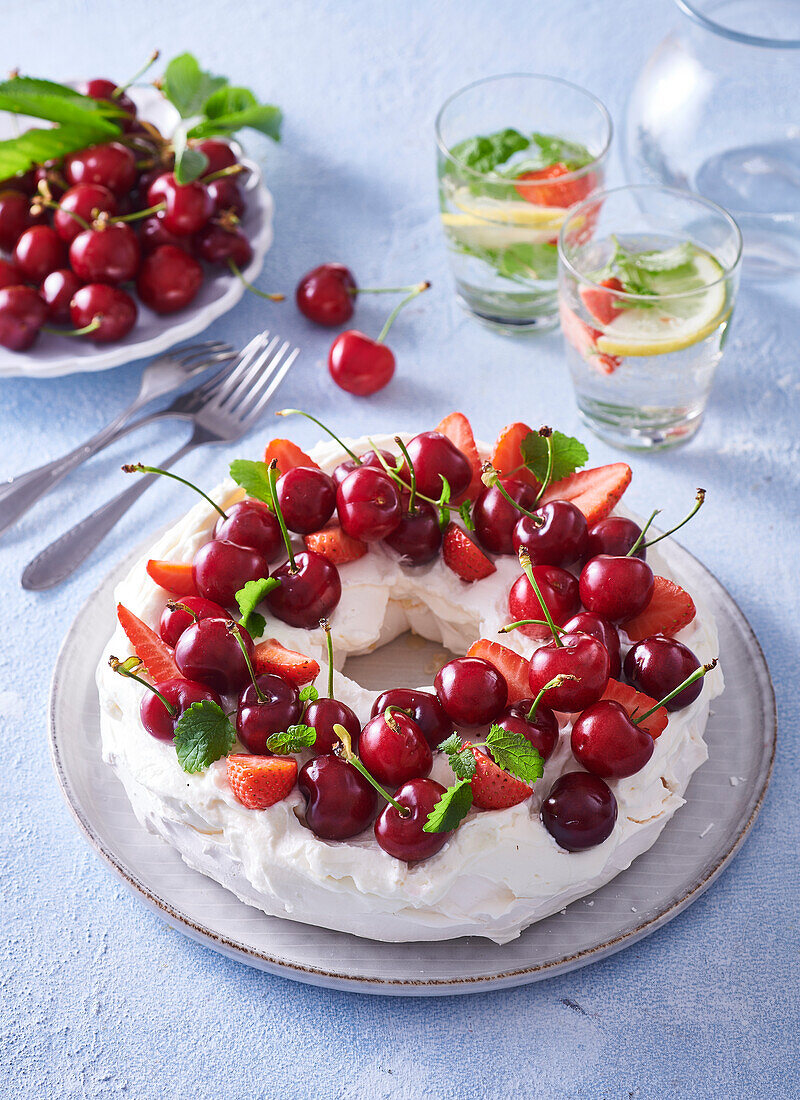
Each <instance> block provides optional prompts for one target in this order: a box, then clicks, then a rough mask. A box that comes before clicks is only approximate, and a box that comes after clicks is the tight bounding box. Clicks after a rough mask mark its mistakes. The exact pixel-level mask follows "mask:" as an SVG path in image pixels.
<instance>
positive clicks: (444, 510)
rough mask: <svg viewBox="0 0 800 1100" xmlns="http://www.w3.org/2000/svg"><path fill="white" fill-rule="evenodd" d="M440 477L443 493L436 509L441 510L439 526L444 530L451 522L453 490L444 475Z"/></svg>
mask: <svg viewBox="0 0 800 1100" xmlns="http://www.w3.org/2000/svg"><path fill="white" fill-rule="evenodd" d="M439 477H440V478H441V479H442V491H441V493H440V494H439V499H438V501H437V502H436V508H437V509H438V510H439V526H440V527H441V528H442V529H443V530H444V528H445V527H447V525H448V523H449V522H450V509H449V507H448V505H449V503H450V496H451V493H452V490H451V489H450V482H449V481H448V480H447V478H446V477H445V476H444V474H439Z"/></svg>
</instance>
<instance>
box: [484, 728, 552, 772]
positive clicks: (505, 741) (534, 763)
mask: <svg viewBox="0 0 800 1100" xmlns="http://www.w3.org/2000/svg"><path fill="white" fill-rule="evenodd" d="M486 747H487V748H488V750H489V752H490V753H491V754H492V756H493V757H494V761H495V763H496V764H497V765H498V766H499V767H501V768H503V769H505V771H507V772H511V774H512V775H515V776H516V777H517V778H518V779H522V780H523V781H524V782H526V783H535V782H536V780H537V779H541V778H542V776H543V775H544V760H543V759H542V755H541V753H540V752H539V751H538V750H537V749H535V748H534V747H533V745H532V744H531V743H530V741H529V740H528V739H527V737H525V736H524V735H523V734H521V733H515V732H512V731H511V730H505V729H503V728H502V726H494V725H493V726H492V728H491V729H490V730H489V732H488V733H487V735H486Z"/></svg>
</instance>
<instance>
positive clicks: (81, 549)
mask: <svg viewBox="0 0 800 1100" xmlns="http://www.w3.org/2000/svg"><path fill="white" fill-rule="evenodd" d="M202 442H207V440H203V439H202V438H197V433H195V435H193V436H192V438H191V439H190V440H189V441H188V443H185V444H184V445H183V446H182V447H181V448H180V449H179V450H177V451H176V452H175V454H173V455H170V456H169V458H168V459H166V460H165V461H164V462H162V463H161V467H162V468H163V469H169V467H170V466H173V465H174V464H175V463H176V462H179V461H180V460H181V459H182V458H183V457H184V456H185V455H187V454H189V452H190V451H193V450H194V448H195V447H197V446H199V444H200V443H202ZM157 477H158V474H147V475H145V476H144V477H142V478H140V479H139V480H138V481H137V482H136V484H135V485H131V487H130V488H129V489H125V490H123V492H121V493H120V494H119V495H118V496H115V497H114V498H113V499H112V500H109V501H107V502H106V503H105V504H103V505H101V507H100V508H96V509H95V511H94V512H92V513H91V514H90V515H88V516H86V517H85V519H82V520H81V521H80V523H76V524H75V526H74V527H71V528H70V529H69V531H66V532H65V533H64V534H63V535H61V536H60V538H57V539H56V540H55V542H51V543H50V545H49V546H48V547H46V548H45V549H44V550H42V552H41V553H40V554H37V556H36V557H35V558H34V559H33V560H32V561H31V562H29V563H28V565H27V566H26V567H25V572H24V573H23V574H22V587H23V588H26V589H28V590H29V591H34V592H39V591H41V590H42V589H44V588H53V587H54V586H55V585H57V584H60V583H61V581H63V580H66V578H67V577H69V576H70V575H71V574H72V573H74V571H75V570H76V569H77V568H78V566H79V565H80V564H81V562H82V561H84V560H85V559H86V558H87V557H88V556H89V554H91V552H92V550H94V548H95V547H96V546H98V545H99V543H100V542H101V541H102V540H103V539H104V538H105V537H106V535H107V534H108V532H109V531H110V530H111V528H112V527H113V526H114V525H115V524H116V523H117V522H118V521H119V520H120V519H121V518H122V516H124V515H125V513H126V512H127V511H128V509H129V508H130V507H131V505H132V504H134V503H135V501H137V500H138V499H139V497H140V496H141V495H142V493H144V492H145V490H146V489H148V488H149V487H150V486H151V485H152V484H153V482H154V481H155V479H156V478H157Z"/></svg>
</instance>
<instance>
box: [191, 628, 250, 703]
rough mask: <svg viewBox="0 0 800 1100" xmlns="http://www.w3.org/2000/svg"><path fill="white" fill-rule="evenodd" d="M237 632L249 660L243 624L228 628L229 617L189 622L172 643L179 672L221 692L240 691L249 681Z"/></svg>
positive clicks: (247, 638)
mask: <svg viewBox="0 0 800 1100" xmlns="http://www.w3.org/2000/svg"><path fill="white" fill-rule="evenodd" d="M237 632H238V633H240V635H241V637H242V639H243V640H244V644H245V648H246V649H247V653H248V656H249V657H250V660H251V661H252V659H253V648H254V647H253V640H252V638H251V637H250V635H249V634H248V633H247V631H246V630H244V629H243V627H236V626H233V627H232V622H231V620H230V619H200V621H199V622H196V623H192V625H191V626H190V627H187V628H186V630H184V632H183V634H181V636H180V638H179V639H178V644H177V645H176V646H175V663H176V665H177V666H178V668H179V669H180V670H181V673H182V674H183V675H184V676H185V677H186V678H187V679H189V680H197V681H198V682H199V683H201V684H204V685H205V686H206V687H209V688H211V689H212V691H218V692H219V693H220V694H221V695H230V694H232V693H233V692H236V691H241V689H242V688H243V687H244V685H245V684H246V683H248V682H249V680H250V670H249V669H248V667H247V661H246V660H245V659H244V654H243V653H242V650H241V646H240V645H239V642H238V640H237V638H236V634H237Z"/></svg>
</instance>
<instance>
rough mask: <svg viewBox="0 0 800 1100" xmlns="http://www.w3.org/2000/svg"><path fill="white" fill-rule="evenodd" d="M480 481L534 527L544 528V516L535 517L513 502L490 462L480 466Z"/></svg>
mask: <svg viewBox="0 0 800 1100" xmlns="http://www.w3.org/2000/svg"><path fill="white" fill-rule="evenodd" d="M481 481H482V482H483V484H484V485H486V486H488V487H490V488H492V489H497V491H498V493H499V494H500V496H502V497H505V499H506V500H507V501H508V503H509V504H511V505H512V506H513V507H514V508H516V509H517V511H518V512H522V514H523V515H526V516H528V518H529V519H532V520H533V522H534V525H535V526H536V527H544V522H545V520H544V516H537V515H536V513H535V512H529V511H528V509H527V508H525V507H523V505H521V504H519V503H518V502H517V501H516V500H514V498H513V497H512V496H511V495H510V494H509V492H508V490H507V489H506V487H505V486H504V485H503V483H502V481H501V480H500V474H499V473H498V471H497V470H495V468H494V466H492V464H491V462H484V463H483V465H482V466H481ZM536 499H537V500H538V499H539V498H538V497H537V498H536Z"/></svg>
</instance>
